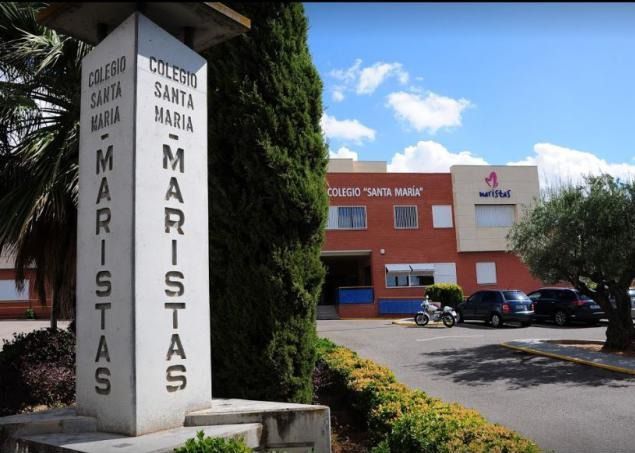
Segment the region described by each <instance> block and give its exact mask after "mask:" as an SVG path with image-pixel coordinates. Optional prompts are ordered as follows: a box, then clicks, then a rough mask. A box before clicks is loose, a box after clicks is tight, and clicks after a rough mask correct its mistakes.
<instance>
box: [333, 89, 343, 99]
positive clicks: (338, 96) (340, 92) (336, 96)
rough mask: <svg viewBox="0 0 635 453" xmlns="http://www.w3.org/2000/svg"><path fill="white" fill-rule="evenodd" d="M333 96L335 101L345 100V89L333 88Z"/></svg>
mask: <svg viewBox="0 0 635 453" xmlns="http://www.w3.org/2000/svg"><path fill="white" fill-rule="evenodd" d="M331 97H332V99H333V101H335V102H342V101H343V100H344V91H343V90H341V89H339V88H335V89H333V93H332V94H331Z"/></svg>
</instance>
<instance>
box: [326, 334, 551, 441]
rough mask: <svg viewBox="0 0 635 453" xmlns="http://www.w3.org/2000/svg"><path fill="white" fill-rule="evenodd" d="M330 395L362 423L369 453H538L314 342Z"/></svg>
mask: <svg viewBox="0 0 635 453" xmlns="http://www.w3.org/2000/svg"><path fill="white" fill-rule="evenodd" d="M318 358H319V359H318V362H319V366H320V368H321V369H322V370H324V372H325V373H326V374H327V376H326V377H325V379H324V380H325V382H328V383H329V386H330V389H329V390H330V391H332V392H334V393H335V394H338V395H342V400H344V401H346V403H347V404H348V405H349V407H350V408H351V410H352V411H353V412H354V413H355V415H357V417H359V419H361V420H363V421H364V422H365V424H366V427H367V429H368V431H369V432H370V433H371V436H372V440H373V442H374V444H375V445H376V447H375V448H374V449H373V453H420V452H430V453H454V452H457V453H472V452H474V453H487V452H498V453H503V452H505V453H536V452H539V451H540V450H539V449H538V446H537V445H536V444H535V443H533V442H531V441H530V440H527V439H525V438H523V437H521V436H520V435H518V434H517V433H515V432H514V431H511V430H509V429H507V428H505V427H503V426H500V425H496V424H492V423H490V422H488V421H487V420H486V419H485V418H484V417H483V416H482V415H480V414H479V413H478V412H477V411H475V410H472V409H467V408H464V407H462V406H461V405H459V404H456V403H445V402H443V401H441V400H439V399H437V398H431V397H430V396H428V395H426V394H425V393H424V392H422V391H420V390H412V389H410V388H408V387H406V386H405V385H403V384H401V383H399V382H398V381H397V379H396V378H395V375H394V374H393V373H392V372H391V371H390V370H389V369H388V368H385V367H382V366H379V365H377V364H376V363H374V362H373V361H371V360H366V359H362V358H360V357H359V356H358V355H357V354H356V353H354V352H353V351H351V350H349V349H346V348H342V347H339V346H337V345H335V344H333V343H332V342H330V341H328V340H323V339H321V340H320V341H318Z"/></svg>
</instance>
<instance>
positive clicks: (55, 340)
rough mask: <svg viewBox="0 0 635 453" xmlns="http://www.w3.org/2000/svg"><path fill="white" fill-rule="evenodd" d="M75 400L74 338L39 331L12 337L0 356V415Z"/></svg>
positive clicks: (54, 332) (62, 333) (48, 331)
mask: <svg viewBox="0 0 635 453" xmlns="http://www.w3.org/2000/svg"><path fill="white" fill-rule="evenodd" d="M74 399H75V337H74V336H73V334H71V333H70V332H68V331H65V330H56V331H53V330H51V329H41V330H36V331H33V332H30V333H28V334H24V333H21V334H14V336H13V339H12V340H10V341H7V340H5V341H4V347H3V350H2V351H1V352H0V415H10V414H14V413H16V412H20V411H22V410H24V409H26V408H29V407H31V406H36V405H40V404H44V405H47V406H56V405H62V404H70V403H72V402H73V401H74Z"/></svg>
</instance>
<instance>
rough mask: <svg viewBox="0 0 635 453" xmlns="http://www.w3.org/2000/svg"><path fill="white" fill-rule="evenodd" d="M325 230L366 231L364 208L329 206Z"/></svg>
mask: <svg viewBox="0 0 635 453" xmlns="http://www.w3.org/2000/svg"><path fill="white" fill-rule="evenodd" d="M326 229H327V230H364V229H366V206H329V219H328V224H327V226H326Z"/></svg>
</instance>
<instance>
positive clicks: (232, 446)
mask: <svg viewBox="0 0 635 453" xmlns="http://www.w3.org/2000/svg"><path fill="white" fill-rule="evenodd" d="M252 451H253V450H252V449H251V448H249V447H248V446H247V445H246V444H245V442H244V441H243V440H242V439H223V438H220V437H209V436H207V437H206V436H205V433H204V432H203V431H199V432H197V433H196V437H195V438H193V439H188V440H187V441H186V442H185V445H184V446H183V447H179V448H177V449H175V450H174V453H249V452H252Z"/></svg>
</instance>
